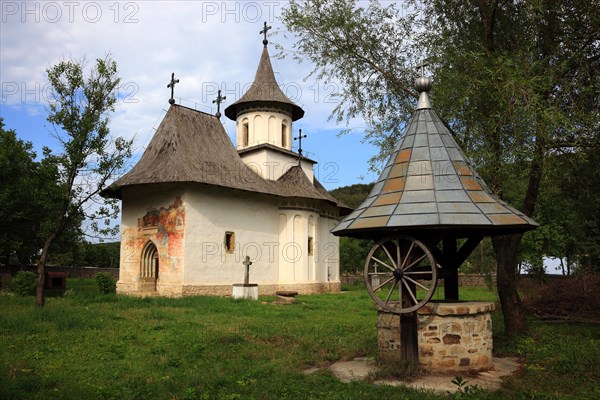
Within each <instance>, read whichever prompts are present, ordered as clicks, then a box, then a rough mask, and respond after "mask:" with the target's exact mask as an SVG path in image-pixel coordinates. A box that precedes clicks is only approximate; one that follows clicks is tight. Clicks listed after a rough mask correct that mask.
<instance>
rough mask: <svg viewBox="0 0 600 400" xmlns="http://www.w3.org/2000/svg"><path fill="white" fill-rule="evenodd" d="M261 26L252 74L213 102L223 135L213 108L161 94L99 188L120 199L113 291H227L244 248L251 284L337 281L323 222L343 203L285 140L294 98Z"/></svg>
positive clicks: (333, 218) (342, 209) (289, 136)
mask: <svg viewBox="0 0 600 400" xmlns="http://www.w3.org/2000/svg"><path fill="white" fill-rule="evenodd" d="M265 25H266V24H265ZM265 28H266V26H265ZM261 33H262V32H261ZM264 33H265V39H264V40H263V44H264V48H263V50H262V55H261V58H260V62H259V65H258V69H257V71H256V76H255V79H254V82H253V83H252V85H251V87H250V88H249V89H248V91H247V92H246V93H245V94H244V95H243V96H242V97H241V98H240V99H239V100H237V101H236V102H235V103H233V104H231V105H230V106H228V107H227V108H226V109H225V110H224V112H225V116H226V117H227V118H230V119H231V120H234V121H235V122H236V144H235V147H234V145H233V143H232V142H231V140H230V139H229V137H228V135H227V133H226V132H225V130H224V128H223V124H222V123H221V121H220V117H221V115H220V112H217V114H216V115H210V114H206V113H203V112H200V111H197V110H194V109H190V108H187V107H184V106H181V105H178V104H175V102H174V101H173V100H172V99H171V100H170V101H169V102H170V103H171V105H170V107H169V110H168V111H167V113H166V115H165V117H164V118H163V120H162V121H161V123H160V125H159V127H158V129H157V130H156V133H155V134H154V137H153V138H152V140H151V141H150V143H149V145H148V147H147V148H146V150H145V152H144V154H143V155H142V157H141V159H140V161H139V162H138V163H137V164H136V165H135V166H134V167H133V169H132V170H131V171H129V172H128V173H127V174H125V175H124V176H123V177H122V178H120V179H119V180H117V181H116V182H114V183H113V184H112V185H111V186H110V187H109V188H108V189H106V190H105V191H104V192H103V195H104V196H105V197H112V198H118V199H121V201H122V220H121V235H122V238H121V260H120V272H119V280H118V283H117V290H118V292H119V293H127V294H139V295H153V294H155V295H162V296H183V295H219V296H229V295H231V293H232V284H236V283H241V282H243V279H244V265H243V264H242V262H243V261H244V259H245V257H246V256H248V257H249V258H250V261H252V266H251V268H250V282H251V283H256V284H258V287H259V294H261V295H268V294H274V293H275V292H276V291H278V290H293V291H297V292H299V293H301V294H310V293H323V292H336V291H339V290H340V279H339V241H338V238H337V237H335V236H333V235H332V234H331V229H332V228H333V227H335V226H336V225H337V223H338V222H339V219H340V217H341V216H343V215H346V214H348V213H349V212H350V211H351V210H350V209H348V207H347V206H345V205H344V204H342V203H341V202H339V201H338V200H336V199H335V198H334V197H333V196H332V195H330V194H329V193H328V192H327V190H325V188H324V187H323V186H322V185H321V184H320V183H319V181H318V180H317V178H316V177H315V174H314V168H313V167H314V164H315V161H313V160H311V159H309V158H306V157H304V156H302V154H301V151H299V153H296V152H294V151H292V142H293V132H294V130H293V122H294V121H297V120H298V119H300V118H302V117H303V115H304V110H302V108H300V107H299V106H298V105H296V104H294V103H293V102H292V101H291V100H290V99H289V98H288V97H287V96H286V95H285V94H284V93H283V92H282V91H281V89H280V87H279V85H278V84H277V82H276V80H275V76H274V74H273V68H272V66H271V61H270V58H269V53H268V50H267V43H268V41H267V40H266V29H265V31H264ZM172 84H173V81H172ZM218 100H219V101H220V99H218Z"/></svg>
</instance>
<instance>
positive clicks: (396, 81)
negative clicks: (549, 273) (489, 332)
mask: <svg viewBox="0 0 600 400" xmlns="http://www.w3.org/2000/svg"><path fill="white" fill-rule="evenodd" d="M555 3H556V2H554V1H550V0H537V1H533V2H519V1H499V0H477V1H476V0H472V1H462V0H455V1H442V0H424V1H407V2H404V3H403V6H404V7H405V8H403V9H399V8H397V6H396V5H395V4H388V5H386V6H383V5H381V4H379V3H378V2H376V1H371V2H370V3H369V4H368V5H367V6H366V7H364V8H363V7H360V5H359V4H358V3H357V2H355V1H351V0H329V1H328V0H307V1H304V2H302V3H300V2H297V1H293V0H292V1H291V2H290V3H289V5H288V6H287V7H286V8H285V10H284V12H283V14H282V15H283V17H282V19H283V22H284V23H285V24H286V26H287V28H288V30H289V31H291V32H293V33H294V34H295V35H296V36H297V43H296V46H295V47H294V51H295V53H294V56H295V57H296V58H297V59H299V60H302V59H307V60H309V61H310V62H312V63H313V64H314V65H315V67H314V69H313V71H312V75H313V76H315V77H316V78H317V79H330V80H337V81H339V82H340V84H341V86H342V88H343V90H342V91H341V92H340V103H339V104H338V106H337V107H336V108H334V110H333V112H332V117H335V118H336V119H337V120H338V121H342V120H346V121H348V120H349V119H350V118H353V117H355V116H362V117H363V118H364V119H365V120H366V122H367V123H368V124H369V129H368V130H367V132H366V139H367V140H369V141H371V142H373V143H375V144H376V145H378V146H379V148H380V153H379V155H378V156H376V157H375V158H374V159H373V160H372V167H374V168H377V167H378V166H380V161H382V160H385V159H386V158H387V156H388V154H389V152H390V150H391V148H392V147H393V145H394V144H395V143H396V142H397V140H398V137H399V134H400V132H401V130H402V127H403V126H404V124H405V123H406V122H407V121H408V119H409V115H410V114H411V113H412V112H413V109H412V107H413V106H414V104H415V100H414V98H415V95H416V94H415V92H414V91H413V90H412V88H411V86H412V85H411V82H413V81H414V78H415V77H416V71H415V70H414V66H416V65H417V64H419V60H420V59H422V58H423V57H424V56H427V57H428V58H429V62H430V64H431V69H432V71H433V75H434V77H435V85H434V90H433V92H432V101H433V104H434V105H435V108H436V110H438V111H439V113H440V114H441V116H442V117H443V118H444V119H445V120H446V121H447V122H448V123H449V125H450V126H451V128H452V129H453V131H454V132H455V134H456V136H457V140H458V141H459V142H460V144H461V145H462V147H463V149H464V150H465V152H466V153H467V154H468V155H469V156H470V157H471V159H472V161H473V162H474V164H475V165H476V168H477V169H478V171H479V173H480V174H481V175H483V177H484V179H485V180H486V182H487V183H488V184H489V186H490V187H491V189H492V190H493V191H494V192H495V193H496V194H497V195H498V196H500V197H501V198H503V199H505V200H507V201H508V202H509V203H511V204H513V205H517V206H518V208H520V209H521V211H523V212H524V213H525V214H526V215H528V216H532V215H533V213H534V211H535V207H536V204H537V200H538V196H539V193H540V189H541V184H542V178H543V176H544V173H545V166H546V160H547V157H548V156H549V155H550V154H553V153H554V152H558V151H576V150H579V149H581V148H585V147H590V146H596V145H597V143H598V131H599V130H598V121H599V120H600V118H598V113H599V111H598V107H597V105H598V98H597V93H598V78H597V76H596V74H595V72H594V71H597V70H598V63H599V62H600V57H599V56H598V43H597V40H595V38H596V37H597V26H598V25H599V14H600V13H599V12H598V10H597V7H595V6H594V5H593V4H591V3H590V2H588V1H585V0H568V1H563V2H560V4H555ZM386 4H387V3H386ZM417 10H418V12H417ZM508 165H526V168H524V169H523V170H520V171H515V170H513V169H511V168H506V167H507V166H508ZM516 178H522V179H524V182H526V183H525V185H524V186H523V187H522V190H516V189H517V188H515V187H513V186H512V182H513V181H514V180H515V179H516ZM521 238H522V235H508V236H500V237H496V238H494V239H493V247H494V252H495V255H496V261H497V269H498V272H497V273H498V275H497V278H498V279H497V287H498V294H499V297H500V302H501V305H502V312H503V315H504V321H505V330H506V333H507V334H508V335H509V336H513V335H519V334H521V333H523V332H525V331H526V330H527V320H526V318H525V312H524V308H523V306H522V303H521V300H520V298H519V295H518V292H517V290H516V278H517V257H518V248H519V243H520V241H521Z"/></svg>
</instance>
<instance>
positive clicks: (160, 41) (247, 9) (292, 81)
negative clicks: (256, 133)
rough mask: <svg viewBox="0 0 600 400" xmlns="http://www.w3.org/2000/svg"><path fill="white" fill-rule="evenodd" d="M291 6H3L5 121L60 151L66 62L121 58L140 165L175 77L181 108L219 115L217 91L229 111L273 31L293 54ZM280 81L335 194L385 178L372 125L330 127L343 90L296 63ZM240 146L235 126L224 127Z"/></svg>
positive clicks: (123, 99)
mask: <svg viewBox="0 0 600 400" xmlns="http://www.w3.org/2000/svg"><path fill="white" fill-rule="evenodd" d="M285 4H286V2H285V1H247V2H235V1H227V2H224V1H216V2H214V1H203V2H200V1H193V2H192V1H169V2H167V1H135V2H131V1H130V2H126V1H123V2H114V1H111V2H100V1H74V2H61V1H58V2H46V1H30V2H22V1H6V0H4V1H2V2H0V7H1V23H0V82H1V86H2V88H1V98H0V116H1V117H2V118H4V123H5V125H6V127H7V128H9V129H15V130H16V131H17V134H18V136H19V137H20V138H22V139H25V140H28V141H31V142H32V143H33V145H34V148H35V149H36V150H37V151H38V154H41V148H42V146H49V147H51V148H53V147H55V146H56V143H55V142H54V140H53V138H52V136H51V129H52V127H51V126H50V125H49V124H48V123H47V122H46V115H47V101H46V98H47V95H46V90H47V80H46V78H45V70H46V69H47V68H48V67H49V66H51V65H53V64H55V63H57V62H58V61H59V60H61V59H63V58H66V59H69V58H71V57H72V58H75V59H80V58H82V57H84V56H85V57H86V58H87V59H88V61H89V63H90V64H91V63H92V62H93V60H94V59H96V58H100V57H104V56H105V54H106V53H110V54H112V56H113V58H114V59H115V60H116V61H117V64H118V67H119V71H120V76H121V78H122V86H121V88H120V91H119V95H120V96H119V98H120V101H119V104H118V108H117V111H116V112H115V113H114V114H113V115H112V120H111V124H110V128H111V133H113V134H114V135H116V136H123V137H126V138H131V137H133V138H135V143H134V147H135V149H136V154H135V156H134V158H133V160H132V162H135V161H136V160H137V159H139V157H140V156H141V154H142V152H143V150H144V149H145V146H146V145H147V144H148V143H149V141H150V139H151V137H152V135H153V133H154V130H155V129H156V128H157V127H158V124H159V123H160V120H161V118H162V116H163V115H164V112H165V110H166V109H167V107H168V103H167V101H168V99H169V96H170V90H169V89H167V87H166V86H167V83H168V82H169V80H170V77H171V72H175V75H176V78H179V79H180V83H179V84H178V85H177V86H176V88H175V98H176V100H177V102H178V103H180V104H183V105H186V106H189V107H193V108H197V109H199V110H201V111H205V112H213V113H214V112H215V108H214V105H213V104H212V100H213V99H214V98H215V97H216V90H217V89H219V88H220V89H221V90H222V91H223V94H225V95H226V96H227V100H226V101H225V103H224V105H223V107H226V106H227V105H229V104H231V103H233V102H234V101H235V100H237V99H238V98H239V97H240V96H241V95H242V94H243V92H244V90H245V89H246V88H247V87H248V86H249V84H250V83H251V82H252V80H253V78H254V74H255V72H256V67H257V64H258V61H259V58H260V53H261V50H262V35H260V34H259V31H260V30H261V29H262V24H263V22H264V21H267V23H268V24H269V25H271V26H273V29H272V30H271V31H270V37H269V40H270V42H271V43H277V44H279V45H281V46H282V47H283V48H284V49H286V50H288V51H291V50H292V49H293V46H294V39H293V37H292V35H290V34H289V33H288V32H286V31H285V28H284V26H283V25H282V24H281V22H280V21H279V16H280V13H281V10H282V7H284V6H285ZM269 50H270V54H271V62H272V64H273V68H274V70H275V74H276V78H277V80H278V82H279V84H280V85H281V86H282V87H283V89H284V91H285V92H286V93H287V94H288V96H289V97H290V98H292V99H293V100H294V101H295V102H296V103H297V104H299V105H300V106H301V107H303V109H304V110H305V112H306V114H305V116H304V118H303V119H301V120H299V121H297V122H296V123H295V124H294V133H296V134H297V132H298V129H302V132H303V133H306V134H308V138H307V139H306V140H304V141H303V150H304V154H305V155H307V156H308V157H310V158H312V159H314V160H317V161H318V162H319V164H318V165H317V166H316V168H317V169H316V174H317V177H318V178H319V179H320V180H321V181H322V183H323V184H324V186H325V187H326V188H328V189H334V188H336V187H339V186H346V185H350V184H353V183H367V182H371V181H372V180H374V179H375V178H376V175H375V174H373V173H370V172H369V171H368V160H369V158H370V157H372V156H373V155H374V154H375V153H376V149H375V148H374V147H373V146H371V145H369V144H366V143H361V139H362V136H363V130H364V125H365V124H364V121H362V120H360V119H357V120H354V121H351V122H350V124H349V126H350V127H351V128H352V133H350V134H347V135H345V136H342V137H338V133H339V132H340V131H341V130H342V129H343V128H345V127H346V125H345V123H343V124H341V125H338V124H336V123H335V122H334V121H328V116H329V114H330V112H331V110H332V109H333V108H334V107H335V105H336V101H337V99H336V98H335V95H334V93H335V92H336V91H337V90H339V89H340V87H339V85H337V84H336V83H335V82H318V81H315V80H311V79H308V80H305V79H304V78H305V77H306V76H307V75H308V73H309V72H310V71H311V69H312V66H311V65H310V64H308V63H302V64H298V63H297V62H296V61H294V60H293V59H292V57H291V56H290V57H287V58H285V59H277V58H275V54H276V53H277V52H276V50H275V48H274V47H273V46H272V45H269ZM222 121H223V123H224V125H225V129H226V131H227V132H228V133H229V135H230V137H232V138H233V137H234V136H235V132H234V123H233V121H230V120H229V119H227V118H226V117H225V116H223V117H222Z"/></svg>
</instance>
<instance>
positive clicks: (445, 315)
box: [377, 302, 494, 372]
mask: <svg viewBox="0 0 600 400" xmlns="http://www.w3.org/2000/svg"><path fill="white" fill-rule="evenodd" d="M492 311H494V303H490V302H456V303H446V302H429V303H427V304H426V305H425V306H424V307H422V308H421V309H419V310H418V311H417V320H418V345H419V364H420V365H421V367H422V368H423V369H425V370H428V371H432V372H460V371H484V370H488V369H490V368H492V366H493V365H492V347H493V343H492V319H491V312H492ZM377 314H378V318H377V337H378V344H379V351H380V355H381V356H383V357H384V358H387V359H394V358H395V359H399V353H400V317H399V316H398V315H396V314H391V313H389V312H386V311H384V310H381V309H379V310H378V311H377ZM394 353H398V356H397V357H394Z"/></svg>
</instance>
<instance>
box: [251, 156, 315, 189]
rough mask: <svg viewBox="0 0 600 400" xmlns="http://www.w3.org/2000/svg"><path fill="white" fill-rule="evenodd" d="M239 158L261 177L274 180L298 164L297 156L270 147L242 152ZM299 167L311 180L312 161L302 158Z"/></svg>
mask: <svg viewBox="0 0 600 400" xmlns="http://www.w3.org/2000/svg"><path fill="white" fill-rule="evenodd" d="M241 158H242V161H244V163H245V164H246V165H247V166H248V167H250V168H252V169H253V170H254V171H255V172H256V173H257V174H259V175H260V176H261V177H262V178H264V179H269V180H272V181H276V180H277V179H279V178H280V177H281V176H282V175H283V174H285V173H286V172H287V171H288V170H289V169H290V168H291V167H294V166H296V165H298V157H295V156H292V155H290V154H284V153H280V152H278V151H273V150H270V149H261V150H258V151H253V152H249V153H244V154H242V155H241ZM301 167H302V170H303V171H304V173H305V174H306V176H307V177H308V179H309V180H310V181H311V182H313V180H314V168H313V163H312V162H309V161H306V160H303V161H302V164H301Z"/></svg>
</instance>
